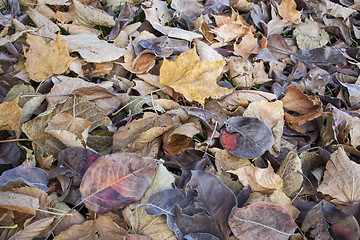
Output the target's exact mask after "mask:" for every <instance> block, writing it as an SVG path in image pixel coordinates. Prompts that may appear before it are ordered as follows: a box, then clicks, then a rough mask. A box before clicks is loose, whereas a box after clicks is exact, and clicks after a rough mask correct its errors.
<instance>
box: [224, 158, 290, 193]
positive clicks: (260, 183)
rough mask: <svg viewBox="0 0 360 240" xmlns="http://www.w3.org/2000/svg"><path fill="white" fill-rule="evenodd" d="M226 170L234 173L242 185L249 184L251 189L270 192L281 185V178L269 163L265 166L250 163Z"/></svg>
mask: <svg viewBox="0 0 360 240" xmlns="http://www.w3.org/2000/svg"><path fill="white" fill-rule="evenodd" d="M228 172H230V173H233V174H236V175H237V176H238V178H239V181H240V182H241V183H242V184H243V185H244V186H248V185H250V187H251V189H252V190H253V191H259V192H261V193H266V194H270V193H272V192H274V191H275V190H277V189H279V188H281V187H282V186H283V180H282V179H281V177H279V176H278V175H276V174H275V173H274V169H273V168H272V167H271V165H270V164H269V166H268V167H267V168H258V167H255V166H253V165H250V166H246V167H242V168H239V169H237V170H235V171H228Z"/></svg>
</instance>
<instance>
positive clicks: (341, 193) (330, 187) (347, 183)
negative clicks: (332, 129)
mask: <svg viewBox="0 0 360 240" xmlns="http://www.w3.org/2000/svg"><path fill="white" fill-rule="evenodd" d="M359 171H360V165H359V164H357V163H355V162H353V161H351V160H350V159H349V157H348V156H347V155H346V152H345V151H344V149H343V148H341V147H340V148H339V149H338V150H337V151H335V152H334V153H333V154H331V161H328V162H327V164H326V171H325V173H324V178H323V181H322V182H321V184H320V186H319V187H318V189H317V190H318V191H319V192H322V193H323V194H327V195H330V196H331V197H332V198H334V199H333V200H332V202H334V203H336V204H344V205H348V204H350V203H352V202H357V201H359V199H360V192H359V191H358V189H359V188H360V181H359V179H358V178H357V177H356V176H358V174H359Z"/></svg>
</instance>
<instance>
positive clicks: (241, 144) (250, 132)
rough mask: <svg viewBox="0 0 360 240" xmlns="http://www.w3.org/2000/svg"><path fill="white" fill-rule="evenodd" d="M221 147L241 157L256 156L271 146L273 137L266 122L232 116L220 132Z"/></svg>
mask: <svg viewBox="0 0 360 240" xmlns="http://www.w3.org/2000/svg"><path fill="white" fill-rule="evenodd" d="M220 141H221V144H222V145H223V147H224V148H225V149H226V150H228V151H229V152H230V153H231V154H233V155H235V156H237V157H241V158H248V159H250V158H256V157H259V156H261V155H262V154H264V153H265V152H266V151H267V150H269V149H270V148H271V146H272V145H273V143H274V138H273V135H272V133H271V130H270V129H269V127H268V126H266V124H265V123H264V122H263V121H261V120H260V119H258V118H252V117H232V118H230V119H229V120H228V121H227V122H226V127H225V128H223V129H222V130H221V132H220Z"/></svg>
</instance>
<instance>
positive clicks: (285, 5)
mask: <svg viewBox="0 0 360 240" xmlns="http://www.w3.org/2000/svg"><path fill="white" fill-rule="evenodd" d="M277 9H278V11H279V15H280V16H281V17H282V18H283V20H284V21H286V22H288V23H290V24H293V23H295V24H297V23H300V21H301V14H302V11H298V10H296V3H295V1H294V0H282V1H281V4H280V5H279V4H277Z"/></svg>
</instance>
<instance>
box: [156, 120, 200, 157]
mask: <svg viewBox="0 0 360 240" xmlns="http://www.w3.org/2000/svg"><path fill="white" fill-rule="evenodd" d="M199 132H200V129H199V128H198V127H197V126H196V125H195V123H193V122H190V123H185V124H182V125H180V126H177V127H175V128H173V129H170V130H169V131H167V132H166V133H165V134H164V135H163V139H164V141H163V142H164V145H163V146H164V147H165V149H166V151H168V152H169V153H170V154H171V155H176V154H178V153H180V152H182V151H184V150H186V149H189V148H191V147H190V146H189V143H190V141H191V140H192V138H193V137H194V136H195V135H196V134H198V133H199Z"/></svg>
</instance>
